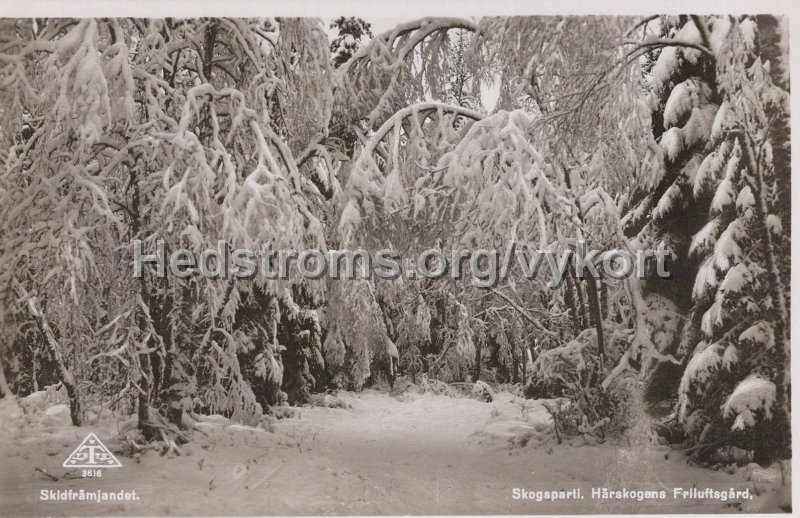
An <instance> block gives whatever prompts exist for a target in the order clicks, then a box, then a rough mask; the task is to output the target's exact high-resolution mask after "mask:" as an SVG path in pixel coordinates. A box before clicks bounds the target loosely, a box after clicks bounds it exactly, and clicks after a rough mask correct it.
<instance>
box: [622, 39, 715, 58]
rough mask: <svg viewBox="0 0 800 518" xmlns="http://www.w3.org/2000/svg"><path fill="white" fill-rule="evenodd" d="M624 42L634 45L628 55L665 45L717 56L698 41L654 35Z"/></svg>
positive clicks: (624, 42)
mask: <svg viewBox="0 0 800 518" xmlns="http://www.w3.org/2000/svg"><path fill="white" fill-rule="evenodd" d="M623 44H624V45H633V46H634V48H633V50H632V51H631V52H630V53H629V54H628V56H630V55H631V54H633V53H634V52H636V51H637V50H640V49H643V48H648V49H649V48H663V47H686V48H690V49H695V50H699V51H700V52H702V53H703V54H706V55H707V56H709V57H711V58H714V57H715V56H714V53H713V52H711V50H709V49H708V47H705V46H704V45H699V44H697V43H692V42H691V41H686V40H678V39H673V38H658V37H652V38H646V39H644V40H624V41H623Z"/></svg>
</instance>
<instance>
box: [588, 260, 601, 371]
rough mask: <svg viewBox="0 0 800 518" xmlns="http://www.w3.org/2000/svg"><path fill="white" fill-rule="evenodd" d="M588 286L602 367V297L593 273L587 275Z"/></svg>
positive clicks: (598, 354)
mask: <svg viewBox="0 0 800 518" xmlns="http://www.w3.org/2000/svg"><path fill="white" fill-rule="evenodd" d="M586 288H587V290H586V291H587V292H588V297H589V308H590V310H591V314H592V323H593V324H594V328H595V330H596V331H597V356H598V357H599V358H600V365H601V367H602V366H603V365H604V364H605V345H604V342H603V312H602V310H601V308H600V298H599V297H598V294H597V279H595V278H594V277H592V276H591V275H587V276H586Z"/></svg>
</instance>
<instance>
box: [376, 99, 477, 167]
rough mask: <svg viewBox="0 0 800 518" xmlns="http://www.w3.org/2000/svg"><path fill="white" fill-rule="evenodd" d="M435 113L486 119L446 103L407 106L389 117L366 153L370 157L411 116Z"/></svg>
mask: <svg viewBox="0 0 800 518" xmlns="http://www.w3.org/2000/svg"><path fill="white" fill-rule="evenodd" d="M434 111H441V112H443V113H452V114H454V115H461V116H463V117H467V118H469V119H472V120H475V121H479V120H481V119H483V118H484V117H485V115H484V114H482V113H480V112H477V111H475V110H470V109H469V108H463V107H461V106H453V105H450V104H445V103H437V102H427V103H419V104H412V105H411V106H407V107H405V108H403V109H402V110H399V111H397V112H395V114H394V115H392V116H391V117H389V119H388V120H387V121H386V122H384V123H383V124H382V125H381V127H380V128H378V131H376V132H375V134H374V135H372V136H371V137H370V139H369V141H368V142H367V144H366V145H365V146H364V153H365V154H366V155H367V156H369V155H371V154H372V153H373V152H374V151H375V147H376V146H377V145H378V144H379V143H380V142H381V141H382V140H383V139H384V137H386V135H387V134H388V133H389V130H391V129H392V128H394V127H395V125H397V124H399V123H401V122H402V121H403V120H404V119H406V118H408V117H411V116H419V115H421V114H426V113H430V112H434Z"/></svg>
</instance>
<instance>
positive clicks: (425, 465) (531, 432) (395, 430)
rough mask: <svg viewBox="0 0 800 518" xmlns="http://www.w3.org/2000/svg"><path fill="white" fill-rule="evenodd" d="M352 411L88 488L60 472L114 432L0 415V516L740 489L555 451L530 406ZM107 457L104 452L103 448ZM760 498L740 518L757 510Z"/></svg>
mask: <svg viewBox="0 0 800 518" xmlns="http://www.w3.org/2000/svg"><path fill="white" fill-rule="evenodd" d="M339 399H341V400H344V401H347V402H348V403H349V404H350V406H351V408H350V409H339V408H325V407H302V408H298V409H295V414H296V417H291V418H285V419H282V420H279V421H277V422H275V424H274V426H273V431H272V433H270V432H266V431H260V430H256V429H252V428H248V427H241V426H234V425H233V423H231V422H229V421H227V420H207V421H205V422H204V423H203V424H202V425H201V427H202V429H203V430H204V432H205V435H206V436H205V437H202V438H201V437H199V436H200V434H198V433H197V432H195V440H194V441H192V443H191V444H189V445H185V446H182V447H181V448H182V451H183V452H184V454H183V455H181V456H179V457H174V458H167V457H163V456H160V455H159V454H158V453H157V452H155V451H147V452H145V453H143V454H142V455H141V457H140V458H139V459H134V458H130V457H125V456H121V455H118V458H119V460H120V461H121V462H122V465H123V467H122V468H118V469H106V470H104V471H103V475H102V478H99V479H81V478H75V479H68V478H67V479H65V478H61V479H60V480H59V481H58V482H53V481H51V480H50V479H49V478H48V477H47V476H46V475H44V474H42V473H41V472H38V471H36V469H35V468H37V467H38V468H41V469H43V470H46V471H47V472H48V473H50V474H51V475H53V476H56V477H62V476H63V475H64V474H65V473H66V472H67V471H68V470H67V469H66V468H63V467H61V464H62V462H63V461H64V459H65V458H66V457H67V456H68V455H69V454H70V452H71V451H72V450H73V449H74V448H75V447H76V445H77V444H79V443H80V441H81V440H82V439H83V438H84V437H85V436H86V435H87V434H88V433H89V432H94V433H96V434H97V435H98V436H99V437H100V438H101V440H103V441H104V442H105V443H106V444H109V443H112V442H113V441H112V438H113V437H114V436H115V435H116V434H117V430H118V427H119V426H120V423H116V422H112V421H104V422H102V423H99V424H96V425H85V426H82V427H81V428H74V427H71V426H69V417H68V411H66V408H62V409H61V410H62V411H60V412H58V411H57V410H58V409H53V408H52V407H51V408H50V409H48V412H46V413H45V412H41V413H40V414H26V415H19V408H18V407H17V406H16V405H12V404H11V403H9V402H2V401H0V434H2V435H0V454H2V458H3V469H2V470H0V476H2V479H0V516H26V515H28V516H30V515H39V516H43V515H50V516H63V515H76V514H78V515H87V516H96V515H135V516H143V515H144V516H152V515H183V516H189V515H197V516H218V515H309V514H313V515H341V514H357V515H369V514H393V515H402V514H476V513H485V514H540V513H587V512H600V513H602V512H613V513H618V512H677V513H681V512H706V513H707V512H736V511H738V510H739V509H738V508H737V507H736V506H732V505H730V504H728V505H726V504H725V503H723V502H711V501H706V502H704V501H698V500H686V501H680V500H673V499H672V498H671V489H672V487H684V488H691V487H692V486H693V485H696V486H697V487H699V488H702V487H714V488H718V489H722V488H729V487H736V488H737V489H744V487H747V486H748V484H749V485H752V484H751V483H747V482H745V479H744V477H743V476H742V469H743V468H740V470H738V471H736V472H735V473H733V474H729V473H726V472H724V471H713V470H710V469H705V468H700V467H697V466H694V465H690V464H688V463H687V461H686V459H685V458H684V457H682V456H681V455H679V454H678V453H677V452H671V453H670V455H669V458H665V455H666V454H667V453H668V452H670V451H671V450H669V449H668V448H667V447H659V448H647V449H645V448H625V447H621V446H612V445H610V444H608V443H606V444H599V445H595V444H590V443H588V442H586V441H585V440H584V439H583V438H581V437H578V438H574V439H570V440H569V441H568V442H567V441H565V442H564V443H563V444H560V445H559V444H557V443H556V440H555V436H554V434H553V431H552V426H551V424H550V418H549V417H548V415H547V413H546V412H545V410H544V408H543V407H542V406H541V404H540V403H538V402H536V401H526V402H524V405H525V407H526V409H525V410H524V411H523V407H522V405H521V404H522V403H523V401H524V400H521V399H519V398H516V397H514V396H512V395H510V394H507V393H501V394H498V396H497V398H496V399H495V401H494V402H492V403H483V402H479V401H476V400H473V399H468V398H448V397H445V396H439V395H432V394H424V395H419V394H405V395H404V396H402V397H400V398H399V399H397V398H393V397H391V396H388V395H386V394H383V393H378V392H374V391H365V392H363V393H360V394H353V393H342V394H340V396H339ZM110 447H111V449H114V448H113V446H110ZM515 487H521V488H526V489H531V490H557V489H566V490H569V489H572V488H575V487H580V488H582V491H583V496H584V500H580V501H568V502H559V503H549V502H539V503H537V502H535V501H531V500H514V499H512V497H511V494H512V489H513V488H515ZM591 487H607V488H610V489H622V488H628V489H665V490H667V493H668V498H667V499H666V500H665V501H663V502H647V501H645V502H636V501H613V502H606V503H603V502H602V501H599V500H592V499H591ZM70 488H72V489H75V490H77V489H86V490H89V491H91V490H95V489H105V490H109V491H118V490H120V489H127V490H130V489H135V490H136V491H137V493H138V494H139V495H140V498H141V499H140V500H139V501H137V502H125V503H122V502H111V503H96V502H70V503H66V502H55V503H54V502H42V501H40V500H39V491H40V490H41V489H54V490H56V489H70ZM767 500H768V499H767V498H758V499H756V500H753V501H751V502H749V503H748V504H746V506H745V510H752V511H758V510H766V508H765V507H764V506H767V505H773V504H774V502H772V501H771V500H770V501H767Z"/></svg>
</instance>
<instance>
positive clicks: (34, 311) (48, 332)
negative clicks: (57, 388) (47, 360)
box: [28, 297, 81, 426]
mask: <svg viewBox="0 0 800 518" xmlns="http://www.w3.org/2000/svg"><path fill="white" fill-rule="evenodd" d="M28 310H29V311H30V313H31V316H33V318H34V320H35V321H36V325H37V326H38V328H39V331H40V332H41V333H42V336H44V342H45V346H46V347H47V350H48V351H49V352H50V356H51V357H52V358H53V361H54V362H55V363H56V368H57V369H58V379H59V380H61V383H62V384H63V385H64V388H65V389H67V396H69V415H70V418H72V424H74V425H75V426H80V425H81V402H80V396H79V394H78V387H77V385H76V384H75V379H74V378H73V377H72V373H71V372H69V370H67V367H66V365H64V358H63V356H62V355H61V347H60V346H59V344H58V341H57V340H56V337H55V335H54V334H53V330H52V329H51V328H50V324H48V323H47V320H45V318H44V315H42V313H41V311H39V308H37V307H36V297H31V298H29V299H28Z"/></svg>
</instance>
